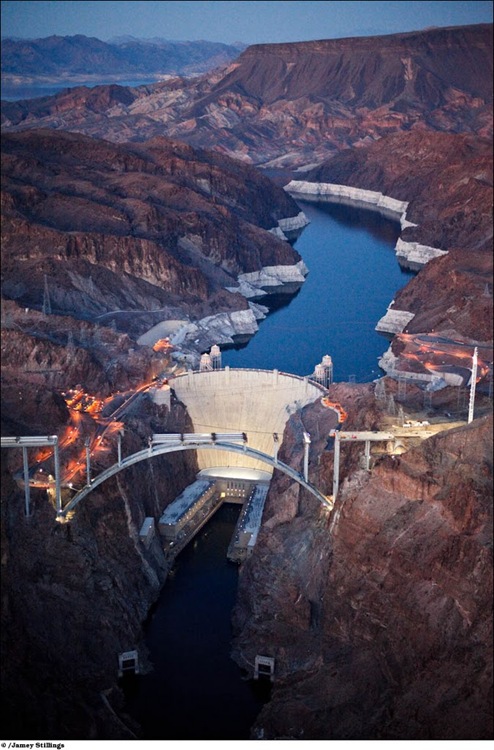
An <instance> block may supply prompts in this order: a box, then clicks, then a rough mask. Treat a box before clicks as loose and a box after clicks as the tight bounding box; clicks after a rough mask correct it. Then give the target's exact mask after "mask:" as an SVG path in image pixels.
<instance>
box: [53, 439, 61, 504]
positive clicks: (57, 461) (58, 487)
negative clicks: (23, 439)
mask: <svg viewBox="0 0 494 750" xmlns="http://www.w3.org/2000/svg"><path fill="white" fill-rule="evenodd" d="M53 456H54V459H55V501H56V504H57V516H61V515H62V487H61V483H60V455H59V452H58V438H55V445H54V451H53Z"/></svg>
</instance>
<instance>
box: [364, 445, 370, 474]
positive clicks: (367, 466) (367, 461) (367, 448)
mask: <svg viewBox="0 0 494 750" xmlns="http://www.w3.org/2000/svg"><path fill="white" fill-rule="evenodd" d="M364 462H365V470H366V471H370V440H366V441H365V452H364Z"/></svg>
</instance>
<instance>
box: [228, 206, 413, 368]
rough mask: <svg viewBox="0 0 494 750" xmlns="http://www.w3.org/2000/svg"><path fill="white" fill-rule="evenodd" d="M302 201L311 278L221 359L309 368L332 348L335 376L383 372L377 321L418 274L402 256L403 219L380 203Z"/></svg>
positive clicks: (301, 245) (302, 249)
mask: <svg viewBox="0 0 494 750" xmlns="http://www.w3.org/2000/svg"><path fill="white" fill-rule="evenodd" d="M297 202H298V203H299V205H300V208H301V210H302V211H304V213H305V215H306V216H307V218H308V219H309V220H310V222H311V223H310V224H309V225H308V226H307V227H305V229H304V230H303V232H302V234H301V236H300V237H299V238H298V240H297V241H296V242H295V244H294V247H295V249H296V250H298V252H299V253H300V255H301V256H302V258H303V260H304V261H305V264H306V265H307V267H308V269H309V274H308V276H307V278H306V281H305V283H304V284H303V286H302V288H301V290H300V292H299V293H298V294H297V295H296V296H295V297H294V298H292V299H291V301H290V303H289V304H288V305H285V306H284V307H282V308H280V309H278V310H276V311H274V312H273V313H271V314H270V315H269V316H268V317H267V318H266V319H265V320H263V321H261V322H260V326H259V332H258V333H256V335H255V336H254V337H253V338H252V339H251V340H250V341H249V343H248V344H247V346H246V347H245V348H242V349H239V350H234V349H232V350H229V351H225V352H223V354H222V364H223V366H225V365H230V367H254V368H263V369H264V368H265V369H268V370H273V369H277V370H281V371H283V372H289V373H293V374H295V375H310V374H311V373H312V372H313V371H314V366H315V365H316V364H317V363H318V362H320V361H321V359H322V357H323V355H324V354H329V355H331V357H332V358H333V367H334V379H335V380H344V381H346V380H348V379H349V377H350V376H351V375H354V376H355V379H356V380H357V382H366V381H370V380H373V379H375V378H376V377H380V376H381V375H382V374H383V373H382V372H381V371H380V369H379V366H378V358H379V357H380V356H381V355H382V354H383V353H384V352H385V351H386V349H387V348H388V343H389V342H388V341H387V340H386V339H385V338H384V337H383V336H382V335H380V334H378V333H377V332H376V331H375V330H374V329H375V326H376V323H377V322H378V320H379V319H380V318H381V317H382V316H383V315H384V314H385V312H386V308H387V307H388V305H389V303H390V302H391V300H392V299H393V298H394V296H395V293H396V292H397V291H398V290H399V289H401V287H403V286H405V284H406V283H407V282H408V281H409V279H410V278H411V276H412V275H413V274H412V273H411V272H409V271H403V270H402V269H401V268H400V266H399V264H398V261H397V260H396V255H395V251H394V246H395V244H396V240H397V239H398V236H399V234H400V226H399V224H398V222H394V221H391V220H389V219H386V218H384V217H382V216H381V215H380V214H378V213H377V212H375V211H369V210H365V209H360V208H358V209H357V208H352V207H349V206H344V205H341V204H333V203H322V202H320V203H309V202H305V201H303V202H302V201H297Z"/></svg>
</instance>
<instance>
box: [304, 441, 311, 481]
mask: <svg viewBox="0 0 494 750" xmlns="http://www.w3.org/2000/svg"><path fill="white" fill-rule="evenodd" d="M309 446H310V435H309V433H308V432H304V479H305V481H306V482H308V481H309Z"/></svg>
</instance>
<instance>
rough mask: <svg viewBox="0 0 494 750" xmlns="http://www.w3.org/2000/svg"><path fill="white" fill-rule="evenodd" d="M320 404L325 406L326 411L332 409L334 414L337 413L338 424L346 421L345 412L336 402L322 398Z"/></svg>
mask: <svg viewBox="0 0 494 750" xmlns="http://www.w3.org/2000/svg"><path fill="white" fill-rule="evenodd" d="M322 404H323V405H324V406H326V407H327V408H328V409H334V410H335V411H336V412H338V422H339V423H340V424H341V423H342V422H345V421H346V420H347V418H348V414H347V412H346V411H345V410H344V408H343V407H342V405H341V404H339V403H338V402H337V401H330V400H329V398H323V399H322Z"/></svg>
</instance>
